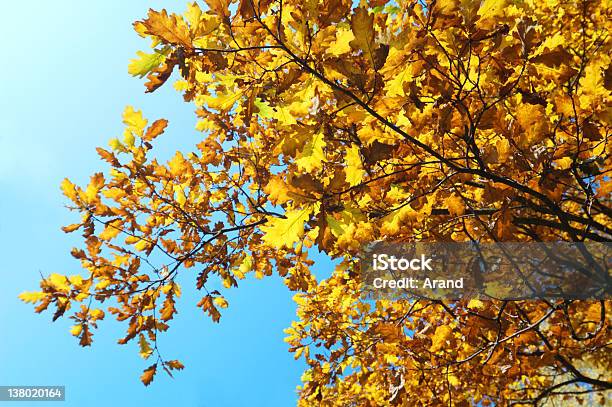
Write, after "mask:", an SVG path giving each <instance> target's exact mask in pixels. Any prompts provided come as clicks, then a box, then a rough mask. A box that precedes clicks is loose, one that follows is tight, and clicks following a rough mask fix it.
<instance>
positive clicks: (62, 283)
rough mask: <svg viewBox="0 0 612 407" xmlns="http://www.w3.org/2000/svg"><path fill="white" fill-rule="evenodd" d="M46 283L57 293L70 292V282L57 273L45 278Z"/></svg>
mask: <svg viewBox="0 0 612 407" xmlns="http://www.w3.org/2000/svg"><path fill="white" fill-rule="evenodd" d="M47 281H48V282H49V283H50V284H51V285H52V286H53V287H54V288H55V289H56V290H58V291H63V292H68V291H70V281H69V280H68V278H67V277H66V276H63V275H61V274H57V273H52V274H51V275H49V277H48V278H47Z"/></svg>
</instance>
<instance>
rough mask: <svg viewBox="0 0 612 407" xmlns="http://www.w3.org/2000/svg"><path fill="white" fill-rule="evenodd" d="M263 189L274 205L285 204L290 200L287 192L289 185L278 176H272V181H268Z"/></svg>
mask: <svg viewBox="0 0 612 407" xmlns="http://www.w3.org/2000/svg"><path fill="white" fill-rule="evenodd" d="M263 190H264V192H265V193H266V194H268V198H269V199H270V201H271V202H272V203H273V204H274V205H280V204H284V203H285V202H287V201H288V200H289V195H288V194H287V191H288V185H287V184H285V183H284V182H283V180H282V178H280V177H278V176H272V177H270V181H268V183H267V184H266V186H265V187H264V188H263Z"/></svg>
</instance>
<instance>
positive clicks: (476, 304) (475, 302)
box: [467, 298, 485, 309]
mask: <svg viewBox="0 0 612 407" xmlns="http://www.w3.org/2000/svg"><path fill="white" fill-rule="evenodd" d="M467 307H468V308H470V309H485V304H484V302H482V301H480V300H479V299H476V298H472V299H471V300H470V302H468V305H467Z"/></svg>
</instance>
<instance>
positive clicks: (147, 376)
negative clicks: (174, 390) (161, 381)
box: [140, 363, 157, 386]
mask: <svg viewBox="0 0 612 407" xmlns="http://www.w3.org/2000/svg"><path fill="white" fill-rule="evenodd" d="M156 372H157V363H156V364H154V365H151V366H149V367H148V368H146V369H145V370H144V372H143V373H142V376H140V381H141V382H142V383H143V384H144V385H145V386H148V385H150V384H151V382H152V381H153V377H155V373H156Z"/></svg>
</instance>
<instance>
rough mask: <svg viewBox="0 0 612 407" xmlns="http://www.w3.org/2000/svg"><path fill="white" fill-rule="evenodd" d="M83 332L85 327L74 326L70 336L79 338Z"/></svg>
mask: <svg viewBox="0 0 612 407" xmlns="http://www.w3.org/2000/svg"><path fill="white" fill-rule="evenodd" d="M81 332H83V325H80V324H79V325H73V326H72V328H70V334H71V335H72V336H79V335H80V334H81Z"/></svg>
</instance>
